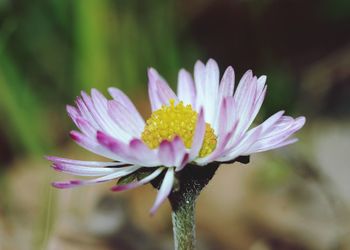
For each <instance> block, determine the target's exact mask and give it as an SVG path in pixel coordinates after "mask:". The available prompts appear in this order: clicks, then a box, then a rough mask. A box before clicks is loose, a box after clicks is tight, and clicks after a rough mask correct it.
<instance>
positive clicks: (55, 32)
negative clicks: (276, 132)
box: [0, 0, 350, 250]
mask: <svg viewBox="0 0 350 250" xmlns="http://www.w3.org/2000/svg"><path fill="white" fill-rule="evenodd" d="M208 58H214V59H215V60H216V61H217V62H218V63H219V66H220V70H221V72H223V71H224V69H225V68H226V67H227V66H229V65H232V66H233V67H234V69H235V72H236V82H237V80H238V79H239V78H240V76H241V75H242V74H243V73H244V72H245V71H246V70H247V69H252V70H253V71H254V72H255V74H257V75H261V74H266V75H267V76H268V82H267V84H268V95H267V98H266V101H265V104H264V106H263V109H262V111H261V113H260V116H259V118H258V120H259V121H261V120H263V119H264V118H266V117H267V116H268V115H271V114H272V113H274V112H276V111H278V110H280V109H284V110H287V113H288V114H291V115H293V116H296V115H305V116H306V117H307V125H306V127H305V129H303V131H302V132H301V133H300V136H298V137H300V138H301V142H300V143H299V144H297V145H294V146H292V147H291V149H289V150H288V149H286V150H281V151H278V152H277V153H270V154H267V156H257V158H256V159H255V158H253V162H255V163H252V165H254V164H255V165H257V166H256V168H255V169H256V170H251V169H249V170H247V172H249V175H247V174H246V173H245V172H244V171H245V170H244V169H245V168H243V171H242V170H239V171H240V172H238V173H236V172H233V173H231V174H232V176H236V177H232V178H238V177H237V176H239V177H240V178H239V179H241V177H242V176H243V177H242V179H243V180H244V181H242V182H241V185H238V186H233V187H230V186H228V187H225V186H224V187H221V189H222V190H221V192H222V193H225V192H226V190H227V189H228V188H235V189H240V190H241V191H237V193H240V192H243V191H242V189H243V190H256V189H257V190H260V192H253V191H252V192H250V191H244V192H243V193H244V195H243V194H242V195H243V196H244V204H246V205H245V206H243V207H242V200H240V199H241V198H242V195H241V196H239V197H241V198H237V199H234V200H233V201H232V204H231V203H229V204H226V202H227V197H221V198H222V200H217V201H216V203H217V204H220V202H223V203H222V204H224V205H223V206H227V208H232V213H236V217H237V218H238V217H239V218H241V217H242V216H241V215H242V214H241V213H240V212H239V211H241V210H239V209H238V211H237V210H235V207H236V206H238V204H240V206H241V209H242V211H250V213H248V215H247V214H245V216H246V217H247V218H246V217H244V216H243V217H244V218H245V220H244V223H243V225H244V228H243V229H242V227H241V226H238V225H242V221H236V219H237V218H236V217H234V218H236V219H232V220H226V221H225V219H224V220H223V221H222V224H220V223H217V224H215V222H217V221H220V220H219V219H218V220H217V221H213V220H214V219H208V218H210V217H212V218H216V219H217V216H218V215H217V213H216V210H215V209H217V208H216V207H209V208H208V207H207V206H205V205H201V203H200V204H199V208H198V210H200V211H202V212H200V211H199V214H198V216H199V218H198V219H199V226H198V230H199V232H198V233H199V235H200V236H201V235H202V236H201V237H200V238H199V244H200V246H201V247H200V248H199V249H252V250H260V249H261V250H265V249H350V246H349V243H348V242H346V240H344V239H345V238H346V237H345V235H347V234H348V232H349V230H348V229H349V225H348V224H346V223H345V225H343V224H344V223H343V222H344V221H343V220H342V219H343V218H348V215H349V213H348V205H349V204H350V197H349V195H348V193H350V187H349V185H348V184H347V181H348V179H349V178H346V177H349V176H350V172H349V169H348V168H347V167H348V162H349V161H348V153H349V152H348V150H349V148H350V145H349V143H348V142H349V141H350V135H349V131H350V125H349V114H350V106H349V105H350V84H349V81H350V2H349V1H347V0H318V1H316V0H308V1H295V0H261V1H260V0H240V1H238V0H237V1H234V0H216V1H214V0H193V1H185V0H178V1H175V0H149V1H136V0H115V1H113V0H74V1H71V0H47V1H39V0H34V1H24V0H22V1H20V0H16V1H13V0H0V115H1V123H0V140H1V143H0V249H10V250H12V249H170V248H171V227H170V221H169V218H168V217H169V211H168V210H166V211H165V212H164V213H163V214H164V215H158V217H157V218H152V219H149V218H148V217H147V216H148V215H147V211H148V208H149V207H150V205H149V204H151V202H152V199H153V198H154V191H152V190H151V189H145V190H142V191H135V192H134V191H132V192H131V194H130V195H128V194H126V195H119V194H118V195H116V194H112V195H110V194H108V195H107V196H106V194H105V193H107V191H108V187H107V188H106V186H104V187H103V188H101V190H100V191H99V193H96V194H95V193H94V192H96V191H93V189H89V188H87V189H85V190H83V189H79V191H67V192H66V191H63V192H62V191H60V192H57V191H55V190H52V189H51V187H50V184H49V183H50V182H51V181H52V180H53V179H57V178H59V177H58V176H59V175H57V174H55V173H53V171H52V170H50V168H49V163H48V162H46V161H45V160H43V159H42V158H43V155H47V154H60V155H71V156H74V158H79V157H77V155H78V156H80V158H83V157H85V158H86V157H90V158H91V159H95V158H94V156H91V155H88V154H87V153H86V152H83V151H84V150H82V149H79V148H78V147H77V146H75V145H73V144H74V143H73V142H71V141H70V140H69V136H68V131H69V130H71V129H72V128H73V125H72V122H71V121H70V119H69V118H68V116H67V115H66V112H65V105H66V104H72V103H73V102H74V99H75V97H76V96H77V95H79V93H80V91H81V90H85V91H89V90H90V89H91V88H97V89H99V90H100V91H102V92H103V93H105V94H106V93H107V92H106V90H107V88H108V87H110V86H116V87H118V88H120V89H122V90H123V91H125V92H126V93H127V94H128V95H129V96H130V97H131V99H132V100H133V101H135V103H136V105H137V106H138V107H139V108H140V110H141V111H142V113H143V114H144V117H147V115H148V114H149V112H150V110H149V109H148V108H147V106H148V100H147V77H146V76H147V74H146V72H147V68H148V67H154V68H156V69H157V70H158V71H159V72H160V73H161V74H162V75H163V76H164V77H165V79H167V80H168V82H169V83H170V84H171V85H172V87H176V81H177V80H176V79H177V72H178V70H179V69H180V68H186V69H187V70H189V71H192V68H193V65H194V63H195V61H196V60H197V59H201V60H203V61H206V60H207V59H208ZM145 107H146V108H145ZM85 154H86V155H88V156H86V155H85ZM259 157H261V158H259ZM271 162H272V163H271ZM254 167H255V166H254ZM227 169H228V168H227ZM232 169H233V168H232ZM234 169H236V168H234ZM222 171H228V170H226V169H225V170H222ZM230 171H231V170H230ZM335 172H336V174H334V173H335ZM220 173H221V172H220ZM220 173H218V177H217V180H216V181H213V182H214V183H213V185H212V186H209V187H208V189H209V191H208V194H207V195H206V196H205V197H207V199H208V203H211V202H210V200H211V199H213V197H211V196H210V195H209V194H210V193H213V190H214V188H215V187H214V186H215V185H217V186H218V187H220V183H221V186H222V185H223V184H222V183H224V182H225V181H226V182H229V183H232V180H231V179H226V180H224V176H226V175H228V172H222V173H223V174H222V175H221V177H220ZM220 178H223V179H222V181H221V179H220ZM301 183H302V184H301ZM303 185H304V186H303ZM310 185H311V186H312V187H310ZM313 185H314V186H315V187H313ZM262 187H263V188H262ZM210 188H211V189H210ZM309 189H311V191H310V190H309ZM314 189H315V190H316V191H315V190H314ZM210 190H211V191H210ZM215 190H216V189H215ZM217 190H219V188H217ZM261 190H265V192H264V191H261ZM276 190H278V191H276ZM283 190H284V191H283ZM312 190H313V191H312ZM64 192H66V193H64ZM144 192H146V193H149V200H147V201H145V203H146V204H147V205H143V206H141V205H140V202H141V201H143V200H142V198H141V196H142V195H143V193H144ZM232 192H233V191H232V190H229V191H228V192H227V193H226V194H227V195H230V194H231V193H232ZM276 192H277V194H275V193H276ZM281 192H282V194H283V195H282V196H283V199H282V201H281V200H280V199H279V198H281ZM283 192H287V193H283ZM314 192H316V194H315V193H314ZM317 192H319V193H320V194H319V193H317ZM87 193H89V194H90V193H92V195H90V196H89V197H93V198H86V197H84V199H83V198H82V196H85V194H87ZM271 193H272V194H271ZM134 196H135V199H133V198H132V197H134ZM213 196H216V195H215V194H213ZM257 196H258V197H257ZM319 196H320V197H321V198H319ZM67 197H68V198H67ZM73 197H74V199H73ZM77 197H78V198H77ZM271 197H273V198H271ZM276 197H277V198H276ZM286 197H287V198H286ZM310 197H311V198H310ZM315 197H316V198H315ZM322 197H323V198H322ZM76 198H77V199H76ZM143 199H145V198H143ZM205 199H206V198H203V200H204V201H203V202H202V203H203V204H206V203H205ZM216 199H218V198H216ZM255 199H257V200H258V201H260V202H261V204H269V205H272V204H275V203H274V202H276V203H277V205H276V206H277V208H276V206H271V207H268V208H266V209H267V210H268V211H270V213H271V216H272V214H275V215H276V213H274V210H273V209H277V210H278V211H280V210H281V209H282V211H284V210H283V209H285V206H287V207H291V206H292V205H285V206H283V205H281V204H280V203H281V202H282V203H283V202H286V203H287V204H289V203H288V202H292V203H293V202H294V203H293V204H294V205H293V206H301V208H300V209H301V210H300V211H302V212H300V211H299V210H297V211H299V212H295V213H292V214H291V215H290V214H288V215H285V214H284V215H276V216H277V217H276V221H277V222H278V223H277V222H276V223H275V224H274V225H278V226H275V227H274V226H268V225H269V224H270V222H271V221H273V219H271V218H268V219H266V218H265V217H264V216H266V214H264V216H263V215H260V214H259V213H258V212H257V211H255V210H254V209H253V208H254V207H255V205H254V204H256V203H254V202H253V201H254V200H255ZM284 199H285V200H284ZM318 199H320V200H322V199H323V201H321V203H322V202H324V203H322V204H321V205H320V206H315V204H318V203H317V202H319V200H318ZM72 200H73V203H74V204H75V205H74V204H73V205H72V204H69V203H70V202H72ZM87 200H88V201H87ZM110 200H112V201H115V200H116V202H115V203H117V204H120V207H119V205H118V206H117V207H114V206H113V205H108V204H109V203H108V202H110ZM312 201H313V202H314V203H312V204H311V205H310V204H309V203H311V202H312ZM81 202H83V203H85V204H90V205H86V206H83V207H85V210H84V209H83V208H81V207H80V206H79V205H78V204H79V203H80V204H81ZM137 202H139V203H137ZM315 202H316V203H315ZM105 203H106V204H107V205H106V204H105ZM112 203H113V202H112ZM213 203H214V202H213ZM306 203H307V204H308V206H306V205H305V204H306ZM62 204H63V205H62ZM67 204H68V205H67ZM101 204H102V205H101ZM141 204H142V203H141ZM259 204H260V203H259ZM283 204H284V203H283ZM339 204H340V205H339ZM100 205H101V206H102V208H101V207H100ZM125 206H130V207H132V208H133V209H134V210H135V209H136V210H137V209H140V212H135V211H134V210H132V211H134V212H133V213H131V214H130V215H129V217H130V218H129V217H128V216H127V215H125V214H123V212H122V211H124V210H125V209H126V208H125ZM140 206H141V207H142V209H141V208H139V207H140ZM310 206H311V208H310ZM312 206H315V207H316V208H314V207H312ZM87 207H90V209H88V208H87ZM135 207H137V208H135ZM325 207H326V208H325ZM101 209H102V211H104V210H103V209H107V210H108V211H109V212H111V211H119V210H120V211H119V212H120V213H122V215H118V216H121V217H118V218H119V220H118V221H126V222H125V223H124V224H122V226H120V228H124V227H126V228H127V230H126V232H125V231H124V233H123V234H122V235H123V236H121V237H117V238H115V237H113V236H112V235H114V234H113V233H111V235H109V234H108V233H105V234H103V233H100V234H99V233H96V232H100V231H98V230H97V229H96V228H95V229H91V230H90V229H89V230H90V231H89V230H87V231H84V230H83V228H85V227H84V226H82V225H86V223H88V224H89V223H90V222H91V220H94V218H100V217H99V216H103V214H104V213H102V212H101V211H100V210H101ZM113 209H114V210H113ZM118 209H119V210H118ZM210 209H212V210H210ZM249 209H253V210H249ZM271 209H272V211H271ZM324 209H326V210H327V211H326V210H324ZM126 210H127V209H126ZM203 210H205V211H206V212H207V213H208V214H205V212H203ZM62 211H64V212H62ZM305 211H308V212H309V213H311V214H312V216H316V215H315V214H317V215H319V216H320V217H317V216H316V217H312V216H311V217H312V218H314V220H313V221H312V223H314V222H315V223H316V224H315V225H314V226H315V228H318V227H322V225H321V224H320V225H319V224H317V223H320V220H319V219H318V218H323V219H324V217H325V216H328V217H329V219H330V221H331V223H333V224H334V227H332V228H330V226H329V223H330V222H325V224H324V226H325V227H328V228H329V232H328V231H327V230H326V231H325V232H323V231H322V232H318V231H317V230H316V232H315V229H314V228H311V226H310V228H308V229H305V228H303V227H302V229H300V228H298V226H299V224H301V225H303V224H308V225H310V221H308V220H307V221H306V219H305V218H308V219H310V216H307V215H305V214H303V213H304V212H305ZM310 211H311V212H310ZM100 212H101V213H100ZM111 213H112V214H113V212H111ZM305 213H306V212H305ZM62 214H64V216H62ZM82 214H84V215H82ZM106 214H108V213H106ZM134 214H139V215H137V216H139V217H137V216H136V215H135V216H136V217H135V216H134ZM222 214H223V215H222V216H223V217H224V215H225V212H222ZM277 214H278V213H277ZM306 214H307V213H306ZM299 215H300V216H299ZM70 216H73V217H74V218H75V217H77V218H79V220H78V221H75V220H76V219H74V222H72V223H73V224H74V226H73V228H74V229H72V225H70V224H69V223H68V224H69V225H68V226H67V225H66V224H65V223H63V225H61V224H62V223H58V222H57V221H60V218H61V219H62V218H71V217H70ZM111 216H112V215H111ZM230 216H233V215H232V214H231V215H230ZM288 216H289V217H290V216H292V219H291V221H292V222H293V223H294V224H293V223H289V224H288V223H281V218H282V217H283V220H282V221H284V220H285V219H286V218H287V217H288ZM293 216H296V218H294V217H293ZM112 217H113V216H112ZM289 217H288V218H289ZM328 217H327V218H328ZM103 218H104V217H103ZM121 218H123V219H121ZM126 218H127V219H126ZM135 218H136V219H135ZM261 218H265V220H267V221H268V222H267V221H265V220H264V219H261ZM339 218H341V219H339ZM129 219H130V221H134V224H133V223H131V222H130V221H129ZM62 220H63V219H62ZM62 220H61V221H62ZM68 220H69V219H68ZM96 220H97V219H96ZM102 221H103V220H102ZM135 221H136V222H135ZM339 221H341V222H339ZM224 222H226V224H225V223H224ZM91 223H92V222H91ZM96 223H97V224H98V223H101V221H99V222H96ZM116 223H117V222H116ZM298 223H299V224H298ZM312 223H311V224H312ZM92 224H94V223H92ZM140 224H141V225H140ZM227 224H228V225H227ZM333 224H332V225H333ZM77 225H80V226H82V227H81V228H79V229H77V228H76V227H77ZM89 225H90V224H89ZM98 225H99V224H98ZM102 225H104V223H102ZM130 225H133V226H130ZM225 225H226V228H225ZM248 225H249V226H248ZM297 225H298V226H297ZM312 225H313V224H312ZM130 227H131V228H130ZM87 228H89V227H87ZM92 228H94V226H92ZM120 228H118V230H119V229H120ZM152 228H153V229H152ZM209 228H214V229H212V230H210V229H209ZM215 228H216V229H215ZM224 228H225V232H226V233H223V234H218V231H220V230H224ZM85 229H86V228H85ZM94 230H95V231H94ZM96 230H97V231H96ZM113 230H114V231H113ZM113 230H112V229H111V231H110V232H114V233H115V234H116V232H119V231H118V230H117V229H115V228H114V229H113ZM293 230H294V231H293ZM102 231H103V230H102ZM62 232H66V234H63V236H62ZM67 232H71V233H67ZM77 232H78V233H77ZM103 232H104V231H103ZM215 232H216V233H215ZM295 232H299V234H298V233H295ZM80 234H82V235H83V236H81V237H80ZM101 235H102V236H101ZM296 235H297V236H296ZM305 235H306V236H305ZM325 235H326V236H327V237H328V238H327V237H326V236H325ZM78 236H79V237H80V238H79V237H78ZM303 236H304V237H303ZM152 237H153V238H152ZM136 238H137V239H142V240H136V241H141V242H143V244H137V243H136V242H135V239H136ZM160 238H161V239H160ZM319 238H323V239H325V238H326V239H328V241H326V240H324V241H322V244H321V243H320V244H319V245H317V244H316V243H315V241H317V240H316V239H319ZM152 239H157V240H156V241H154V240H152ZM72 241H73V242H74V244H73V243H72V244H70V243H69V242H72ZM67 242H68V243H67ZM169 242H170V243H169ZM310 242H313V243H310ZM65 244H66V245H65ZM69 244H70V245H69ZM84 244H85V245H84ZM147 244H149V245H147ZM169 244H170V245H169ZM320 247H323V248H320ZM347 247H349V248H347Z"/></svg>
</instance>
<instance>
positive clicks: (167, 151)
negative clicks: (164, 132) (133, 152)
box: [158, 140, 175, 167]
mask: <svg viewBox="0 0 350 250" xmlns="http://www.w3.org/2000/svg"><path fill="white" fill-rule="evenodd" d="M158 157H159V160H160V162H161V163H162V165H163V166H166V167H173V166H174V165H175V152H174V149H173V147H172V144H171V142H169V141H167V140H164V141H162V142H161V143H160V145H159V151H158Z"/></svg>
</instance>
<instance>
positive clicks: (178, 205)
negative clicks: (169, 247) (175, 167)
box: [169, 163, 219, 250]
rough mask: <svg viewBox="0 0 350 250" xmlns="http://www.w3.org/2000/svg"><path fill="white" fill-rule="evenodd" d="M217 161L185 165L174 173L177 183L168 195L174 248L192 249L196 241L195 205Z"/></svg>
mask: <svg viewBox="0 0 350 250" xmlns="http://www.w3.org/2000/svg"><path fill="white" fill-rule="evenodd" d="M218 166H219V164H218V163H212V164H209V165H207V166H204V167H199V166H195V165H191V164H189V165H187V166H186V167H185V168H184V169H183V170H182V171H180V172H178V173H177V174H176V179H177V185H176V187H175V188H174V189H175V190H174V191H173V192H172V193H171V194H170V195H169V201H170V204H171V207H172V210H173V212H172V221H173V231H174V241H175V250H194V249H195V243H196V231H195V205H196V199H197V197H198V196H199V194H200V192H201V190H202V189H203V188H204V187H205V186H206V185H207V184H208V182H209V181H210V179H211V178H212V177H213V176H214V174H215V171H216V169H217V168H218Z"/></svg>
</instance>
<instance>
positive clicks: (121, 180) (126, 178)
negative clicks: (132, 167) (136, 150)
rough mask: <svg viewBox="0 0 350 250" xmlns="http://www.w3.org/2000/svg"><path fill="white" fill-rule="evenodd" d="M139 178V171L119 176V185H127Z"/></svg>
mask: <svg viewBox="0 0 350 250" xmlns="http://www.w3.org/2000/svg"><path fill="white" fill-rule="evenodd" d="M136 178H137V173H131V174H128V175H126V176H123V177H121V178H119V180H118V181H117V185H126V184H129V183H131V182H133V181H134V180H135V179H136Z"/></svg>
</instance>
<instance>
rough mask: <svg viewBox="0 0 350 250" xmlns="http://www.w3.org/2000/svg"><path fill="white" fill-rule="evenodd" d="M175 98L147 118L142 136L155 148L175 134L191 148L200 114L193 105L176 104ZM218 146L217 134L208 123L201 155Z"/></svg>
mask: <svg viewBox="0 0 350 250" xmlns="http://www.w3.org/2000/svg"><path fill="white" fill-rule="evenodd" d="M174 103H175V101H174V100H173V99H171V100H170V105H169V106H165V105H163V106H162V107H161V108H160V109H158V110H156V111H154V112H153V113H152V115H151V117H150V118H149V119H148V120H147V122H146V126H145V129H144V130H143V132H142V135H141V138H142V140H143V141H144V143H145V144H146V145H147V146H148V147H149V148H151V149H155V148H157V147H158V146H159V144H160V143H161V142H162V141H163V140H168V141H172V140H173V139H174V137H175V136H179V137H180V138H181V139H182V141H183V143H184V144H185V147H186V148H190V147H191V145H192V142H193V137H194V133H195V129H196V123H197V118H198V114H197V112H196V111H194V110H193V109H192V107H191V105H186V106H185V105H184V104H183V102H182V101H181V102H179V103H178V104H177V105H175V104H174ZM215 147H216V136H215V134H214V130H213V129H212V127H211V126H210V124H208V123H206V127H205V135H204V140H203V144H202V148H201V149H200V151H199V157H204V156H206V155H208V154H210V153H211V152H213V150H214V149H215Z"/></svg>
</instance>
